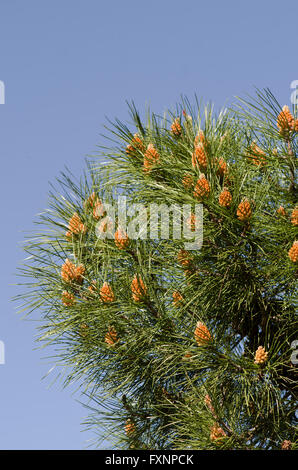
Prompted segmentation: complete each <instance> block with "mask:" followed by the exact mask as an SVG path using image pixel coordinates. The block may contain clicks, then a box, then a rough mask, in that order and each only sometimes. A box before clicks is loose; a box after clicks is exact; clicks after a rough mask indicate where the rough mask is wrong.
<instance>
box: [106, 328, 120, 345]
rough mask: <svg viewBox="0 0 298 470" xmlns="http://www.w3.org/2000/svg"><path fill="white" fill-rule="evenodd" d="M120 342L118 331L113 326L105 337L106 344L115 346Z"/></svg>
mask: <svg viewBox="0 0 298 470" xmlns="http://www.w3.org/2000/svg"><path fill="white" fill-rule="evenodd" d="M117 341H118V337H117V331H116V330H115V328H114V327H113V326H111V327H110V328H109V330H108V332H107V334H106V336H105V342H106V343H107V345H108V346H115V344H116V343H117Z"/></svg>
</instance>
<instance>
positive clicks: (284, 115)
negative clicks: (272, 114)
mask: <svg viewBox="0 0 298 470" xmlns="http://www.w3.org/2000/svg"><path fill="white" fill-rule="evenodd" d="M277 127H278V129H279V132H280V133H281V134H286V133H288V132H289V131H295V132H297V130H298V120H297V119H296V121H295V119H294V116H293V114H292V113H291V111H290V109H289V107H288V106H287V105H285V106H283V108H282V111H281V112H280V113H279V115H278V118H277Z"/></svg>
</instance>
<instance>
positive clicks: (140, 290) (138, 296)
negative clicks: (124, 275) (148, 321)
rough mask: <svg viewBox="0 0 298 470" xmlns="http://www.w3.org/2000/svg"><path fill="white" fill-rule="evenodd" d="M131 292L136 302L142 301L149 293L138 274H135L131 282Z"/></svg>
mask: <svg viewBox="0 0 298 470" xmlns="http://www.w3.org/2000/svg"><path fill="white" fill-rule="evenodd" d="M131 293H132V298H133V300H134V301H135V302H141V301H142V300H143V299H144V297H146V294H147V287H146V286H145V284H144V282H143V280H142V279H141V278H140V276H138V275H137V274H136V275H135V276H134V278H133V280H132V283H131Z"/></svg>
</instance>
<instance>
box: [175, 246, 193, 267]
mask: <svg viewBox="0 0 298 470" xmlns="http://www.w3.org/2000/svg"><path fill="white" fill-rule="evenodd" d="M177 260H178V263H179V264H181V266H184V267H187V266H189V265H190V264H191V257H190V254H189V251H187V250H180V251H179V253H178V255H177Z"/></svg>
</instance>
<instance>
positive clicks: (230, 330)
mask: <svg viewBox="0 0 298 470" xmlns="http://www.w3.org/2000/svg"><path fill="white" fill-rule="evenodd" d="M129 108H130V114H131V118H132V121H133V126H134V127H133V128H131V129H130V128H128V127H127V126H126V125H125V124H122V123H120V122H119V121H116V122H115V123H114V124H112V127H111V128H110V129H109V132H110V137H109V139H110V143H111V146H112V147H111V146H106V147H102V148H101V150H100V152H99V154H98V155H97V156H95V157H93V158H92V159H90V160H89V162H88V168H87V175H85V176H83V177H82V179H81V180H80V181H75V178H74V177H73V175H71V174H69V173H66V174H62V176H61V178H60V180H59V181H58V188H53V190H52V191H51V194H50V203H49V209H48V210H47V211H45V212H44V213H43V214H42V215H41V216H40V218H39V220H38V224H40V226H41V231H39V232H37V233H35V234H34V237H33V238H30V239H28V240H27V241H26V248H25V249H26V252H27V253H28V255H29V256H28V258H27V264H26V265H25V266H24V267H23V269H22V275H23V276H25V277H26V278H29V281H28V282H27V287H28V290H27V291H26V292H25V293H22V294H21V295H20V298H22V299H23V301H24V309H25V310H27V311H28V312H30V311H32V310H35V309H38V310H39V311H40V312H41V315H42V324H41V327H40V331H41V335H40V341H41V342H42V344H55V345H57V351H58V353H57V358H56V362H57V365H61V367H64V368H65V369H64V371H65V372H64V373H65V376H64V381H65V384H67V383H70V382H73V381H77V382H78V384H80V386H81V389H82V393H83V394H85V395H86V396H87V397H88V398H89V400H91V405H90V401H89V405H88V407H89V408H91V410H92V413H91V415H90V418H89V420H88V421H87V423H86V426H87V427H93V428H95V430H96V432H97V433H98V434H99V436H100V438H99V441H98V442H99V444H100V442H101V440H102V439H104V438H108V439H110V440H111V439H112V440H113V442H114V445H115V446H116V447H117V448H139V449H185V448H191V449H219V448H224V449H254V448H260V449H278V448H280V447H281V444H282V442H283V440H290V441H291V442H292V445H293V448H294V447H295V445H296V446H297V441H296V439H297V437H296V428H295V426H296V424H297V423H296V417H295V412H296V408H297V370H296V368H295V366H294V365H293V364H292V363H291V361H290V356H291V349H290V345H291V343H292V341H293V340H295V339H297V320H296V309H297V273H298V271H297V262H294V261H293V260H292V259H291V258H290V257H289V254H288V252H289V250H290V248H291V247H292V245H293V242H294V241H295V239H297V225H294V223H293V221H291V214H292V212H293V210H294V208H295V204H297V184H296V173H295V160H296V157H297V142H296V136H297V133H296V132H295V130H292V131H289V132H286V133H281V132H280V131H279V129H278V127H277V124H276V123H277V119H278V115H279V113H280V112H281V110H282V109H281V107H280V105H279V104H278V103H277V102H276V100H275V99H274V97H273V96H272V94H271V93H270V92H269V91H268V90H264V91H262V92H260V91H257V95H256V98H255V99H252V100H250V101H246V102H243V101H242V102H241V101H239V106H238V109H231V110H224V111H222V112H220V113H219V114H218V115H215V113H214V111H213V109H212V108H211V107H210V106H207V107H205V108H203V109H202V108H201V106H200V105H199V104H198V103H196V106H195V107H194V108H192V107H191V106H190V104H189V102H188V100H186V99H182V103H181V104H180V105H179V106H177V109H176V110H175V112H172V113H171V112H169V113H168V114H167V115H165V116H163V117H159V116H158V115H155V114H153V113H148V116H147V120H146V122H142V120H141V118H140V115H139V114H138V112H137V111H136V109H135V106H134V105H133V104H132V105H130V106H129ZM293 115H294V118H296V119H297V118H298V116H297V110H296V109H293ZM177 117H178V118H179V123H180V126H181V127H180V128H179V129H178V130H179V132H176V133H175V132H173V129H171V124H172V122H173V121H174V119H176V118H177ZM297 122H298V121H297ZM200 131H203V135H204V137H202V134H201V137H200V134H199V137H198V139H197V142H199V141H200V139H201V142H202V145H203V148H204V152H205V156H206V165H201V166H200V165H193V164H192V157H193V152H194V142H195V139H196V136H197V135H198V133H199V132H200ZM135 133H137V134H138V138H139V141H138V142H137V143H136V141H135V140H134V134H135ZM254 142H255V144H256V145H257V146H258V147H256V146H255V144H254ZM149 144H153V145H154V148H155V149H156V151H157V152H158V156H159V157H158V159H156V161H155V162H154V164H152V161H151V162H150V165H149V170H148V171H146V165H145V166H144V162H146V150H147V148H148V145H149ZM127 146H131V147H127ZM220 161H221V164H223V162H224V166H222V168H221V167H220ZM144 170H145V171H144ZM202 173H203V174H204V175H205V177H206V179H207V180H208V182H209V185H210V191H209V193H208V194H206V195H205V197H203V198H200V199H198V197H197V196H196V194H195V191H194V188H195V185H196V182H197V180H198V179H199V177H200V175H201V174H202ZM185 175H187V176H189V177H191V178H192V180H193V182H194V184H193V185H190V186H188V187H186V186H185V184H184V183H183V178H184V177H185ZM224 188H227V189H228V190H229V192H230V194H231V196H232V200H231V204H230V205H229V206H226V207H224V206H221V205H220V204H219V195H220V194H221V192H222V191H223V189H224ZM93 193H94V196H93V198H91V199H90V195H92V194H93ZM123 194H125V195H126V196H127V197H128V198H129V201H130V203H142V204H145V205H146V206H148V205H149V204H152V203H157V204H161V203H164V204H167V205H171V204H179V205H182V204H192V205H194V204H195V203H198V202H200V203H202V204H203V214H204V239H203V246H202V248H201V250H196V251H191V252H189V253H188V256H189V261H188V262H187V263H184V264H183V263H181V258H180V261H179V253H180V255H181V250H183V249H184V242H185V240H184V239H181V240H176V239H173V238H170V239H141V238H140V239H138V240H130V241H129V244H128V245H127V246H124V247H122V248H121V247H119V246H118V245H117V243H115V240H114V239H101V238H99V237H98V232H97V230H98V223H100V221H102V220H104V216H105V215H104V213H100V215H98V213H96V211H95V212H94V208H95V205H94V204H95V201H102V202H103V207H104V205H105V204H106V205H107V204H108V203H112V202H113V201H115V200H116V199H117V196H119V195H123ZM243 200H244V201H245V200H247V201H249V204H250V209H251V215H250V217H248V218H247V219H246V220H240V218H239V216H238V215H237V214H238V212H237V211H238V210H239V204H241V202H242V201H243ZM280 206H282V207H283V208H284V211H285V212H284V214H281V213H278V212H277V210H278V209H279V207H280ZM75 213H76V214H78V216H79V220H80V221H81V223H82V224H83V227H84V229H81V230H78V233H74V232H75V231H73V233H72V234H70V235H69V234H68V236H66V235H65V234H66V232H67V231H68V232H69V231H70V232H71V230H70V228H71V225H70V222H69V221H70V219H71V218H72V216H73V214H75ZM66 259H69V260H70V261H71V262H72V263H74V265H75V266H80V265H82V266H83V267H84V272H83V278H82V279H81V281H80V280H79V281H75V280H73V281H72V282H68V281H67V280H66V281H65V279H63V277H62V276H61V269H62V265H63V264H64V263H65V260H66ZM135 275H137V276H139V279H141V280H142V281H143V283H144V288H143V289H140V285H139V291H141V294H142V295H140V298H139V299H137V300H136V299H134V297H133V288H132V281H133V279H134V276H135ZM104 283H108V286H109V287H110V288H111V289H112V292H113V294H114V298H110V300H113V301H105V300H106V298H105V297H103V294H102V291H101V288H102V286H103V285H104ZM65 291H66V292H67V293H68V295H70V298H71V301H70V304H69V305H65V304H64V303H63V302H62V299H63V292H65ZM173 292H179V293H180V295H181V296H182V297H181V300H180V301H179V302H173ZM73 302H74V303H73ZM72 303H73V304H72ZM198 321H200V322H202V323H203V324H204V325H206V327H207V328H208V330H209V332H210V335H211V336H212V339H211V340H210V341H206V342H205V343H204V344H199V343H198V341H197V338H196V335H195V330H196V325H197V322H198ZM113 332H114V333H113ZM107 335H110V336H107ZM115 335H116V336H115ZM107 338H108V340H107ZM109 340H110V341H109ZM259 346H263V347H264V349H265V351H266V352H268V359H267V360H266V361H265V362H264V363H263V364H257V363H255V353H256V350H257V348H258V347H259ZM92 402H93V404H92ZM212 430H213V431H212ZM216 430H217V431H216ZM295 442H296V444H295Z"/></svg>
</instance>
